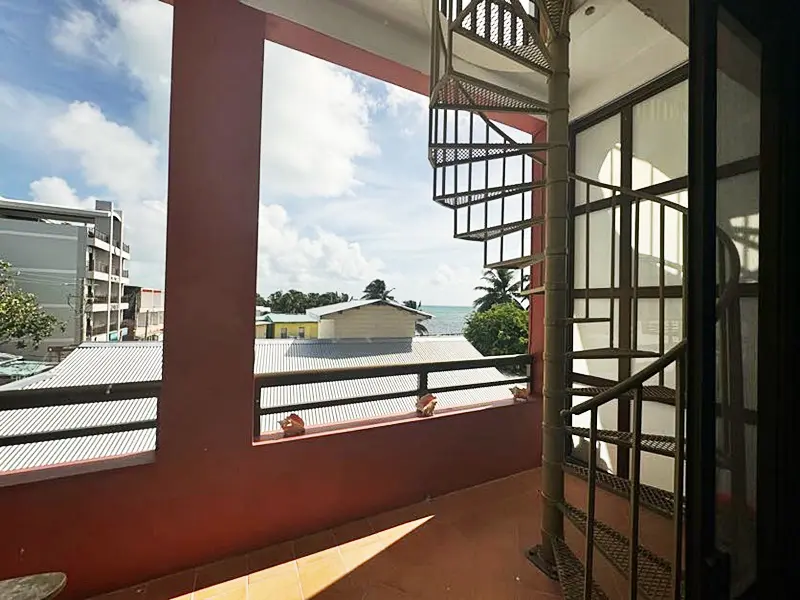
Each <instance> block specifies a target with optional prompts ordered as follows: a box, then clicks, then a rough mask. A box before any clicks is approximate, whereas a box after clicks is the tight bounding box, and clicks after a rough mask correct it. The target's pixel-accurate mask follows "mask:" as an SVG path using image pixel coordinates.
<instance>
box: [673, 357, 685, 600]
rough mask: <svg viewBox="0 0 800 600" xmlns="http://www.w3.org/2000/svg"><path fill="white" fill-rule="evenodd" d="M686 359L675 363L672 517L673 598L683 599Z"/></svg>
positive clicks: (681, 358) (679, 358)
mask: <svg viewBox="0 0 800 600" xmlns="http://www.w3.org/2000/svg"><path fill="white" fill-rule="evenodd" d="M684 366H685V363H684V359H683V356H679V357H678V359H677V360H676V361H675V463H674V466H673V476H674V480H673V486H672V487H673V491H674V492H675V494H674V498H675V506H674V508H673V515H672V536H673V539H674V540H675V547H674V548H673V555H672V598H673V599H674V600H680V599H681V596H682V595H681V582H682V581H683V467H684V465H683V455H684V449H685V447H686V446H685V444H686V441H685V435H684V431H685V429H684V422H685V418H686V414H685V412H684V405H683V401H684V382H685V379H684V375H685V372H684Z"/></svg>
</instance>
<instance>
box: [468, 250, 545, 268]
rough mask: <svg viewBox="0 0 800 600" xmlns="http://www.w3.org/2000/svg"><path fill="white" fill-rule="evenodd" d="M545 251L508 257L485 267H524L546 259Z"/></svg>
mask: <svg viewBox="0 0 800 600" xmlns="http://www.w3.org/2000/svg"><path fill="white" fill-rule="evenodd" d="M544 257H545V255H544V252H540V253H538V254H530V255H528V256H518V257H517V258H508V259H506V260H499V261H497V262H493V263H486V264H485V265H483V266H484V268H485V269H524V268H525V267H530V266H532V265H536V264H538V263H540V262H543V261H544Z"/></svg>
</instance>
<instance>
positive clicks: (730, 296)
mask: <svg viewBox="0 0 800 600" xmlns="http://www.w3.org/2000/svg"><path fill="white" fill-rule="evenodd" d="M570 178H571V179H572V180H573V181H574V182H575V184H574V185H575V186H576V188H577V186H585V197H586V209H587V210H586V212H585V223H584V226H585V230H584V236H585V245H584V251H585V255H584V257H583V260H584V261H585V264H584V265H583V267H584V268H585V271H584V273H583V277H584V278H585V281H584V286H585V289H584V290H583V292H584V294H583V298H581V299H582V300H583V301H584V303H585V304H584V311H585V317H586V318H590V315H589V307H590V299H591V294H590V289H589V288H590V287H591V286H590V274H591V273H592V269H591V267H590V257H591V254H592V249H591V248H590V244H589V235H590V230H591V228H590V225H589V219H590V218H591V216H592V215H593V214H598V213H597V211H595V212H590V211H589V210H588V208H589V203H590V202H592V200H591V199H590V197H591V188H592V187H597V188H600V189H601V190H603V191H604V192H605V193H608V192H611V195H610V196H607V197H605V198H601V199H600V200H594V202H603V204H604V208H609V209H610V211H611V217H610V219H609V221H610V228H611V232H610V243H611V249H610V253H611V269H610V284H609V287H610V289H609V290H608V292H609V293H608V298H609V302H610V306H609V307H608V311H609V315H610V323H609V341H610V343H611V344H613V342H614V339H615V322H614V302H615V300H617V299H619V300H620V301H621V302H631V303H632V307H631V311H632V315H631V316H630V323H631V330H630V335H629V337H628V336H625V339H622V340H621V342H622V343H621V344H620V346H622V347H623V348H627V349H632V350H634V351H635V350H636V349H637V348H638V339H637V332H638V316H637V315H638V300H639V299H640V298H641V289H642V286H641V285H640V269H639V263H640V239H639V238H640V235H639V231H640V227H641V218H640V214H641V203H642V202H643V201H650V202H653V203H655V204H657V205H658V208H657V210H658V213H659V218H658V219H657V220H658V223H659V227H658V239H659V248H658V257H657V261H658V263H659V272H658V283H657V288H658V289H657V294H656V295H655V297H654V298H653V299H657V300H658V319H657V321H658V327H657V329H658V331H657V334H658V337H659V341H658V344H659V346H658V355H657V356H658V357H657V358H655V359H654V360H653V362H651V363H650V364H649V365H647V366H645V367H644V368H643V369H641V370H640V371H638V372H637V373H635V374H633V375H632V376H629V377H627V378H625V379H623V380H622V381H621V382H619V383H615V382H610V381H604V380H602V379H601V378H596V377H593V376H588V375H580V374H573V375H572V379H573V381H575V382H577V383H580V384H583V385H590V386H598V387H605V388H606V389H604V390H603V391H602V392H601V393H599V394H597V395H595V396H593V397H591V398H590V399H589V400H586V401H584V402H581V403H580V404H577V405H575V406H573V407H571V408H567V409H564V410H562V411H561V415H562V417H563V418H564V421H565V422H568V421H569V420H571V419H572V418H573V417H575V416H578V415H583V414H586V413H589V431H588V465H587V467H588V469H587V470H588V477H587V479H588V485H587V503H586V507H587V510H586V521H585V533H586V539H585V543H586V548H585V557H586V560H585V571H584V591H585V597H586V598H589V597H590V594H591V590H592V585H593V584H592V571H593V560H592V557H593V556H594V550H595V548H598V542H597V539H596V536H595V527H596V524H597V522H596V520H595V517H596V489H597V487H598V469H599V467H598V464H597V462H598V461H597V447H598V445H599V443H600V442H601V441H603V440H601V439H600V433H601V428H600V427H599V424H598V412H599V409H600V408H601V407H603V406H605V405H606V404H607V403H609V402H611V401H612V400H619V401H620V402H626V403H629V405H630V411H631V413H630V414H631V418H630V423H628V424H625V425H629V429H625V427H623V424H622V423H620V424H619V426H618V427H617V429H620V430H623V431H626V432H627V433H628V435H629V437H628V443H627V448H622V447H620V448H619V451H620V453H622V452H623V451H625V450H626V451H628V452H630V456H629V458H630V462H629V467H630V473H629V481H630V483H629V485H628V489H627V494H628V496H629V500H630V513H629V532H628V533H629V539H628V541H627V544H628V546H627V557H626V559H620V557H619V556H616V557H610V560H612V562H614V560H615V559H616V560H617V562H618V565H619V568H621V569H622V570H623V572H624V574H625V575H626V577H627V581H628V586H629V590H628V593H629V597H630V598H636V597H639V595H644V596H648V594H647V593H645V590H646V589H647V586H648V585H652V581H651V580H652V577H653V574H652V573H648V572H647V567H645V566H641V567H640V560H641V559H642V558H643V557H644V556H645V555H644V554H642V553H641V552H642V550H641V547H640V528H639V526H640V517H639V515H640V511H641V503H642V483H641V475H642V473H641V457H642V452H643V451H645V452H647V451H653V450H652V448H648V447H646V446H645V447H643V439H644V438H643V436H644V435H645V434H644V433H643V431H642V411H643V408H644V400H646V399H647V400H652V398H649V397H648V396H647V395H646V389H647V385H646V384H647V383H648V381H649V380H651V379H653V378H657V380H658V385H659V386H663V385H664V379H665V372H666V371H667V369H669V368H674V369H675V390H674V394H673V395H674V401H666V400H665V399H663V398H660V399H656V400H655V401H657V402H666V403H668V404H673V405H674V407H675V417H674V418H675V423H674V426H675V436H674V451H673V452H672V453H671V456H672V457H673V459H674V467H673V498H674V501H673V511H672V519H673V543H674V547H673V555H672V558H671V565H670V584H671V585H670V592H669V597H671V598H675V599H676V600H677V599H679V598H681V597H682V593H683V590H682V581H683V553H684V548H683V533H684V532H683V529H684V511H683V509H682V507H683V496H684V468H685V462H684V461H685V445H686V431H685V419H686V413H685V408H686V396H685V392H684V386H683V384H684V381H685V366H686V365H685V360H686V346H687V341H686V339H685V338H684V339H681V340H680V341H678V342H677V344H676V345H675V346H673V347H672V348H671V349H669V350H667V349H666V348H665V341H664V340H665V335H666V333H667V323H668V319H667V318H666V314H665V301H666V293H665V289H666V287H667V286H666V282H665V269H666V266H667V265H666V261H665V258H664V257H665V239H666V235H665V223H666V214H667V212H666V211H667V210H673V211H677V212H678V213H679V215H680V218H679V222H680V228H681V230H683V231H685V230H686V215H687V213H688V210H687V208H686V207H684V206H682V205H680V204H677V203H674V202H670V201H669V200H666V199H663V198H660V197H659V196H655V195H652V194H647V193H643V192H640V191H635V190H631V189H628V188H623V187H620V186H614V185H608V184H603V183H601V182H597V181H594V180H591V179H588V178H585V177H580V176H577V175H571V176H570ZM624 202H628V203H630V204H629V206H630V210H631V211H632V213H633V214H632V215H631V214H630V212H629V215H630V218H631V225H630V226H631V231H632V235H633V239H632V240H631V244H632V248H631V249H632V255H631V256H630V260H631V262H632V266H631V271H629V273H630V275H629V277H630V281H627V282H619V283H616V275H615V269H616V268H617V265H616V260H615V254H614V247H615V235H616V234H615V230H616V227H617V225H616V223H617V222H616V218H615V211H616V210H621V206H622V205H623V203H624ZM606 205H607V206H606ZM653 220H656V219H653ZM622 227H626V225H625V224H623V225H622ZM652 228H653V227H652V224H651V228H650V229H652ZM651 233H652V232H651ZM717 241H718V265H719V269H718V290H719V291H718V294H719V295H718V300H717V311H716V313H717V321H718V323H719V324H720V325H721V326H722V335H721V352H720V365H721V368H722V371H723V377H722V379H723V380H724V382H723V384H722V388H723V394H722V401H721V402H718V403H717V413H718V416H720V417H721V418H722V419H723V424H724V427H723V433H722V435H723V441H724V444H723V445H724V446H725V448H728V449H730V460H729V465H731V467H730V468H731V475H732V477H731V480H732V485H733V486H734V487H737V489H738V492H737V493H738V496H739V498H738V500H739V501H740V502H742V501H744V492H743V491H742V490H741V486H742V485H743V483H742V482H743V481H744V478H745V477H746V474H745V473H744V471H743V469H744V456H743V454H742V453H743V452H744V439H743V436H744V425H745V423H746V422H747V421H748V420H749V419H750V416H749V415H747V414H746V413H747V411H745V410H744V405H743V398H742V395H741V390H742V389H743V370H742V367H741V360H742V359H741V356H742V355H741V351H742V349H741V323H740V314H739V310H740V309H739V278H740V273H741V263H740V259H739V254H738V251H737V249H736V246H735V245H734V243H733V240H732V239H731V238H730V236H729V235H728V234H727V233H726V232H725V231H724V230H722V229H721V228H719V227H718V228H717ZM595 251H596V249H595ZM621 253H622V252H621ZM684 259H685V256H684ZM623 260H628V257H627V256H626V257H622V256H621V257H620V266H619V268H620V269H622V268H623V265H624V263H623ZM680 275H681V283H680V286H681V295H680V297H679V298H678V299H680V298H685V297H686V289H685V278H683V277H682V275H683V274H682V273H680ZM625 284H627V285H625ZM623 292H624V293H623ZM577 294H580V292H577ZM603 297H605V295H604V296H603ZM626 298H627V299H626ZM581 299H579V298H575V300H576V301H578V302H580V300H581ZM603 320H604V319H598V321H603ZM606 320H607V319H606ZM589 322H591V321H589ZM623 325H624V324H623ZM617 336H618V338H617V339H618V340H619V336H620V333H617ZM628 368H630V365H629V367H628ZM629 372H630V371H629ZM731 415H735V418H732V417H731ZM565 435H566V436H568V437H569V436H570V435H571V434H570V433H569V432H565ZM731 436H733V437H735V438H736V439H735V440H734V441H733V442H732V441H731V439H730V438H731ZM606 441H607V440H606ZM735 446H740V448H739V449H738V450H734V449H733V448H734V447H735ZM726 460H727V459H726ZM734 497H735V498H736V493H735V494H734ZM740 508H741V507H740ZM731 527H736V524H735V523H734V524H731ZM599 549H600V550H601V551H603V550H604V549H603V548H602V547H599ZM605 551H606V552H607V551H608V549H606V550H605ZM648 597H649V596H648ZM659 597H660V596H659Z"/></svg>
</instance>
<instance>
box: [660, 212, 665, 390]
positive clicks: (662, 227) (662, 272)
mask: <svg viewBox="0 0 800 600" xmlns="http://www.w3.org/2000/svg"><path fill="white" fill-rule="evenodd" d="M660 208H661V211H660V214H659V228H658V229H659V231H658V253H659V259H660V260H659V266H660V268H659V270H658V353H659V354H664V349H665V346H664V337H665V334H666V332H665V326H666V311H665V304H666V301H665V300H664V285H665V281H664V280H665V277H666V270H665V267H666V257H665V256H664V254H665V253H666V242H665V240H664V238H665V235H664V233H665V228H666V226H665V223H664V220H665V216H666V210H667V207H666V206H664V205H663V204H662V205H660ZM658 385H664V371H661V372H660V373H659V374H658Z"/></svg>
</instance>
